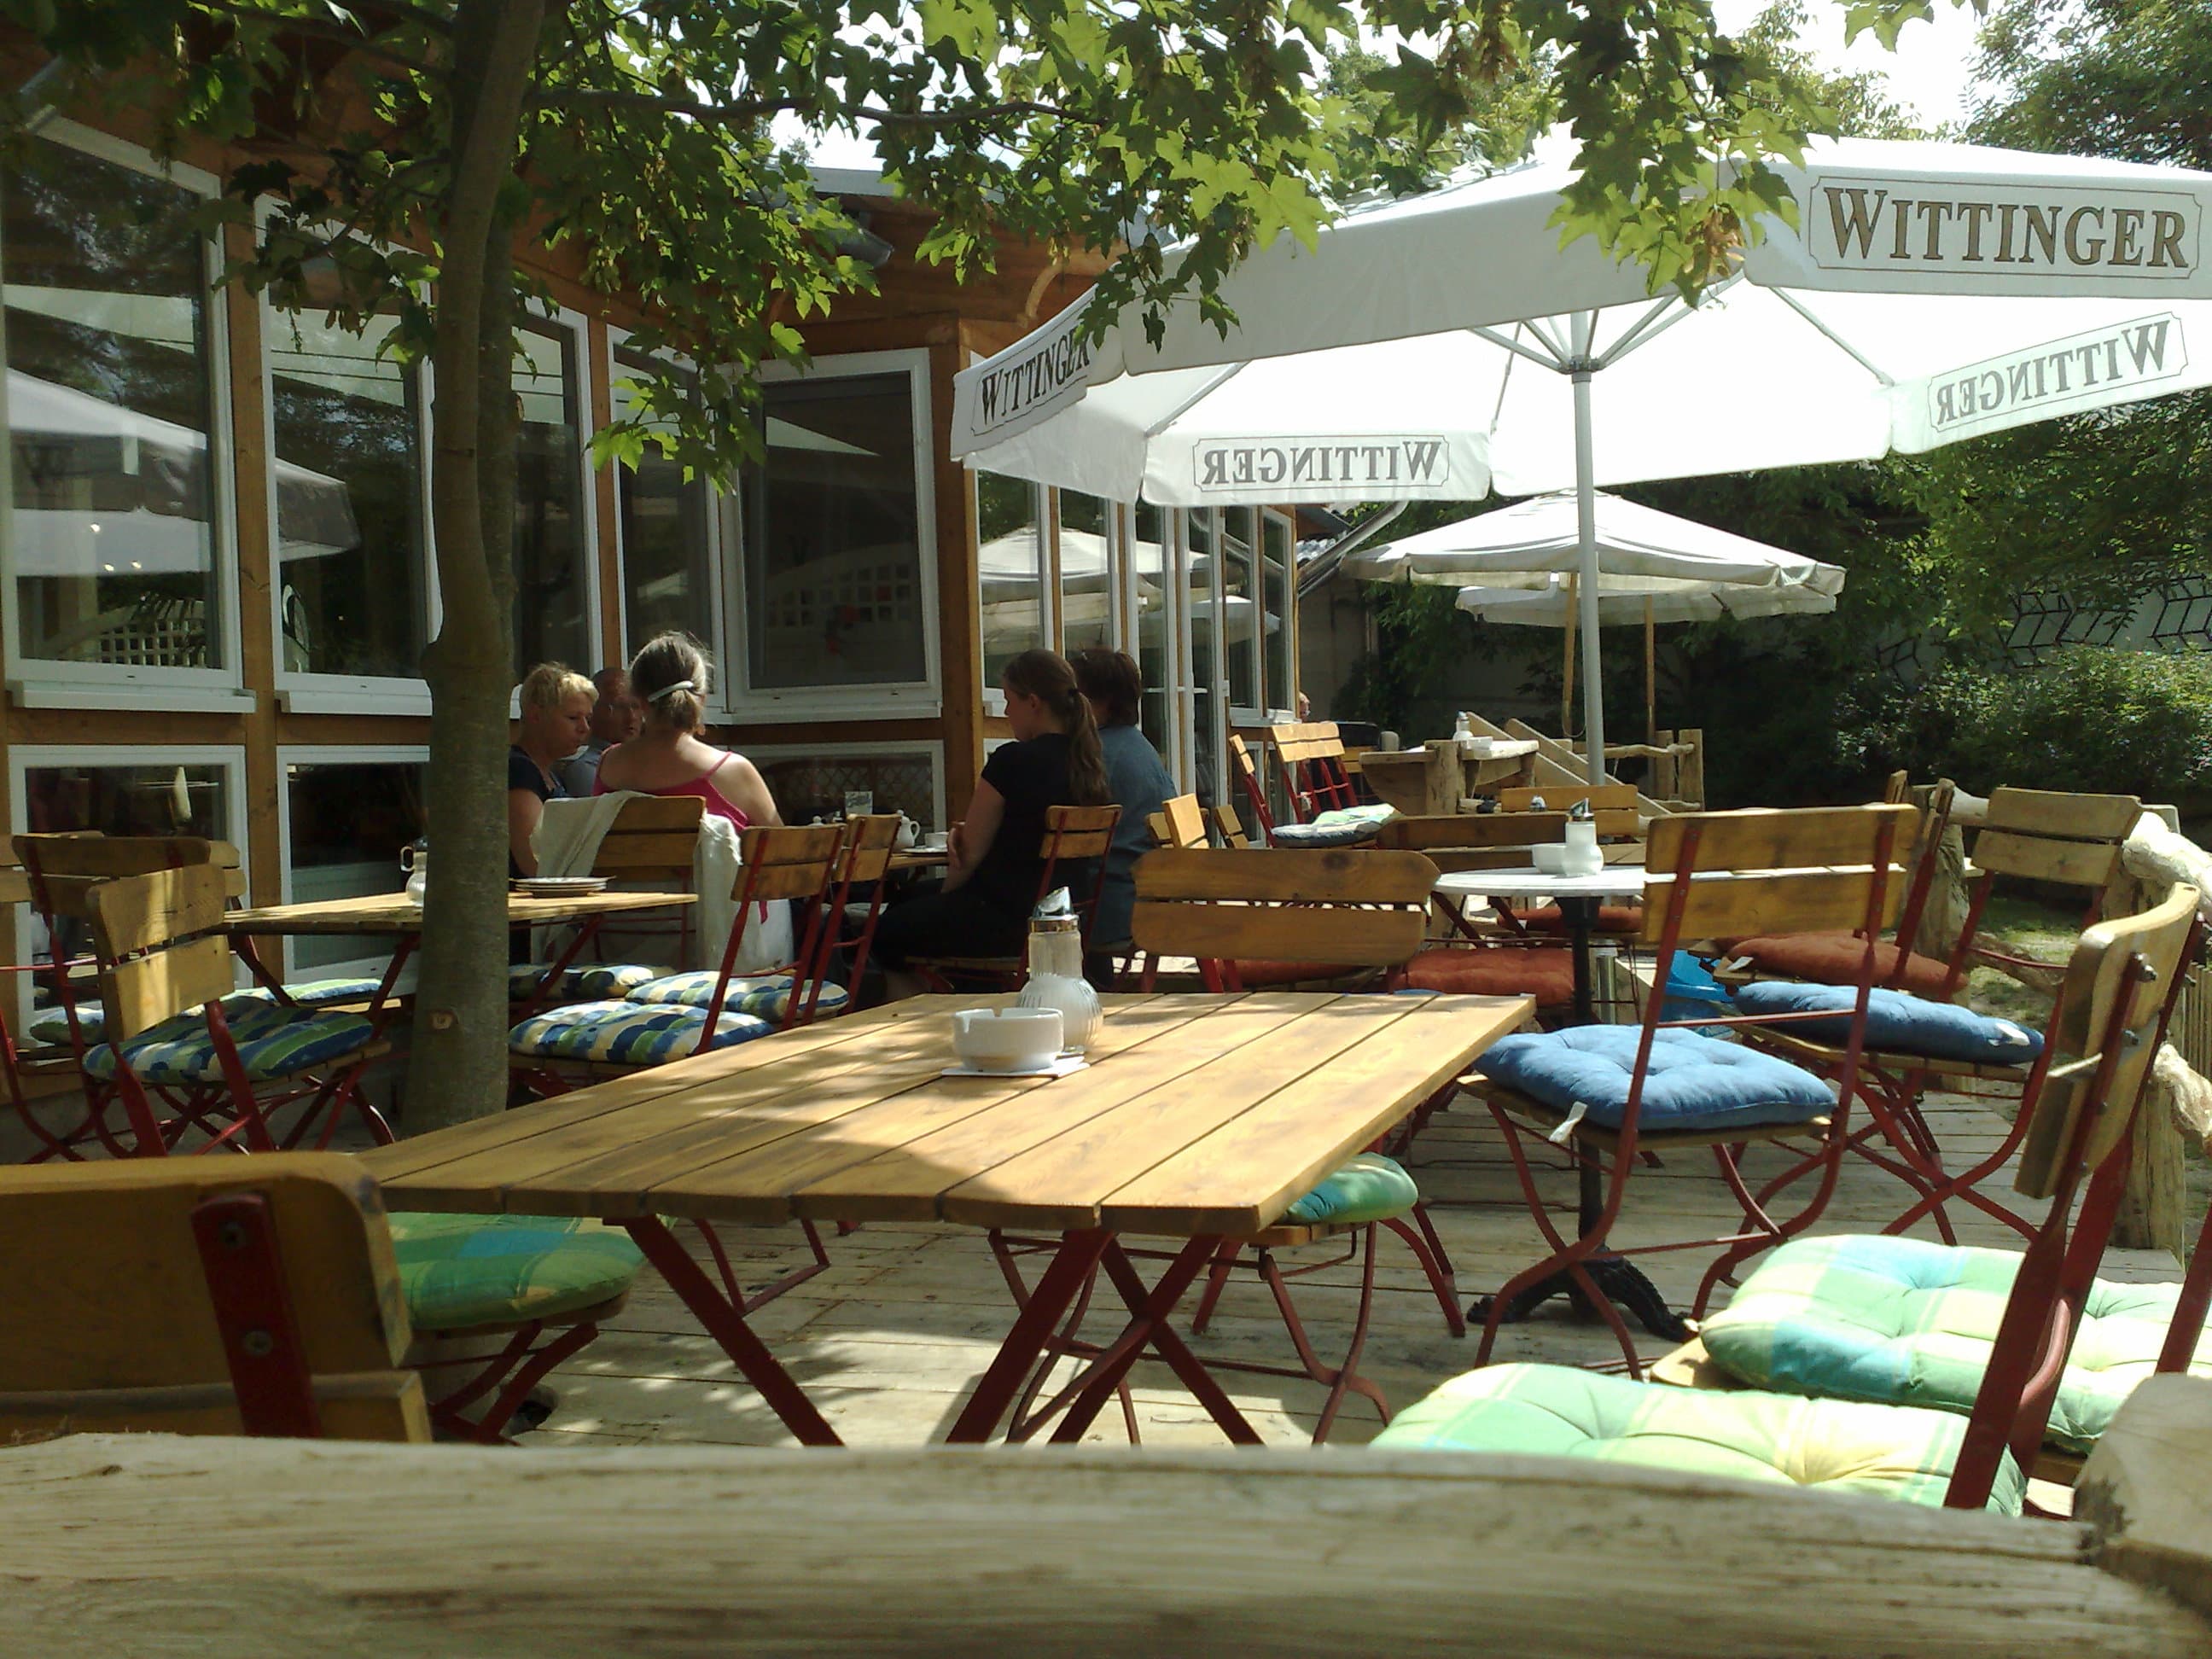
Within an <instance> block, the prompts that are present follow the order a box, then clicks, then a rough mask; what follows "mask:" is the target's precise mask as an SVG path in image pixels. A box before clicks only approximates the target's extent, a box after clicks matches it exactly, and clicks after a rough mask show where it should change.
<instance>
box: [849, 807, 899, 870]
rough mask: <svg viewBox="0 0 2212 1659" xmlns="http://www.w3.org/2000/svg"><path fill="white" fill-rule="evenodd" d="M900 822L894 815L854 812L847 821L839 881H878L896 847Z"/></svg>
mask: <svg viewBox="0 0 2212 1659" xmlns="http://www.w3.org/2000/svg"><path fill="white" fill-rule="evenodd" d="M901 822H902V820H901V818H900V817H899V815H898V814H897V813H896V812H869V813H858V812H856V813H854V815H853V816H852V817H848V818H847V819H846V820H845V851H844V860H843V862H842V865H841V866H839V870H838V874H839V876H840V878H842V879H843V880H846V881H851V882H856V883H857V882H869V881H881V880H882V879H883V878H884V873H885V872H887V871H889V870H890V865H891V854H893V853H894V852H896V850H897V848H898V832H899V824H900V823H901Z"/></svg>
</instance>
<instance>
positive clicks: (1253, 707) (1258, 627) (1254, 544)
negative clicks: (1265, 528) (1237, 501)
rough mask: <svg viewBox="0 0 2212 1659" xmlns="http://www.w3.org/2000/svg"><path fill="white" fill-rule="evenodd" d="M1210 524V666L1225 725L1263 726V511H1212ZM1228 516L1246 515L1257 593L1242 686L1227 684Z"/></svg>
mask: <svg viewBox="0 0 2212 1659" xmlns="http://www.w3.org/2000/svg"><path fill="white" fill-rule="evenodd" d="M1214 511H1215V513H1217V515H1218V516H1217V517H1216V518H1215V520H1214V525H1213V538H1214V539H1213V555H1212V557H1213V652H1214V657H1213V660H1214V665H1215V667H1216V668H1217V670H1218V672H1219V676H1220V679H1221V683H1222V685H1223V688H1224V696H1225V703H1226V707H1227V708H1228V710H1229V723H1230V725H1231V726H1265V725H1267V708H1266V706H1265V703H1266V698H1267V631H1266V623H1267V606H1266V599H1267V577H1266V573H1265V571H1263V570H1262V569H1261V564H1262V562H1264V559H1265V554H1264V553H1263V552H1262V550H1261V543H1262V542H1263V540H1264V539H1265V534H1264V532H1262V531H1261V527H1260V524H1261V516H1262V513H1263V509H1262V508H1260V507H1217V508H1215V509H1214ZM1231 513H1250V514H1251V515H1252V517H1251V526H1252V536H1251V539H1250V540H1249V542H1248V543H1247V544H1245V550H1244V557H1245V560H1246V562H1247V563H1248V564H1249V567H1250V568H1251V573H1252V584H1253V586H1255V587H1257V588H1258V589H1259V590H1260V591H1259V592H1256V593H1254V594H1252V595H1251V596H1250V599H1251V604H1252V609H1253V611H1254V613H1255V625H1254V631H1253V635H1252V678H1251V679H1250V680H1249V681H1248V682H1247V683H1246V684H1243V685H1232V684H1230V683H1229V608H1230V607H1229V550H1228V544H1229V517H1230V514H1231ZM1247 691H1252V692H1255V693H1257V694H1258V696H1257V698H1256V699H1255V701H1254V702H1239V701H1238V699H1239V698H1241V697H1242V696H1243V695H1244V693H1245V692H1247Z"/></svg>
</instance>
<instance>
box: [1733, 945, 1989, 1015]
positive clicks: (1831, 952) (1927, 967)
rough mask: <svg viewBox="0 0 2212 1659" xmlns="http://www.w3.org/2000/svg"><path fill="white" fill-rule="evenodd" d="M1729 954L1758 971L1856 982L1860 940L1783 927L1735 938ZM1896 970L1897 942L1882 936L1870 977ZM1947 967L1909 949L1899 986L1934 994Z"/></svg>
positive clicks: (1884, 980)
mask: <svg viewBox="0 0 2212 1659" xmlns="http://www.w3.org/2000/svg"><path fill="white" fill-rule="evenodd" d="M1729 955H1730V956H1732V957H1745V958H1747V959H1748V960H1749V961H1750V963H1751V964H1752V966H1753V967H1754V968H1756V969H1759V972H1761V973H1762V974H1783V975H1788V976H1789V977H1790V978H1791V979H1802V980H1809V981H1812V982H1813V983H1814V984H1815V985H1856V984H1857V983H1858V977H1859V964H1860V963H1862V962H1863V961H1864V960H1865V957H1866V941H1865V940H1864V939H1858V938H1856V937H1855V936H1853V935H1852V934H1850V933H1785V934H1780V935H1777V936H1771V937H1763V938H1759V939H1738V940H1737V941H1736V942H1735V946H1734V947H1733V948H1732V949H1731V950H1730V951H1729ZM1896 971H1897V946H1895V945H1892V944H1890V943H1889V942H1888V941H1887V940H1884V941H1883V942H1882V943H1881V944H1879V945H1875V947H1874V975H1875V977H1874V982H1875V984H1876V985H1888V984H1891V983H1893V981H1892V979H1891V977H1890V976H1891V975H1893V974H1894V973H1895V972H1896ZM1950 973H1951V968H1950V964H1949V963H1945V962H1941V961H1938V960H1937V959H1936V957H1923V956H1922V955H1920V954H1919V953H1918V952H1917V951H1915V952H1913V953H1912V954H1911V955H1910V956H1909V957H1906V959H1905V980H1904V983H1903V987H1902V988H1903V989H1905V990H1907V991H1910V992H1911V993H1912V994H1913V995H1915V996H1918V997H1931V998H1935V999H1937V1000H1941V999H1942V995H1943V981H1945V980H1946V979H1948V977H1949V976H1950Z"/></svg>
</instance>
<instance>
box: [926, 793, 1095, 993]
mask: <svg viewBox="0 0 2212 1659" xmlns="http://www.w3.org/2000/svg"><path fill="white" fill-rule="evenodd" d="M1119 823H1121V808H1120V807H1119V806H1048V807H1046V808H1045V809H1044V839H1043V841H1042V842H1041V843H1040V844H1039V846H1038V848H1037V855H1038V857H1039V858H1040V859H1042V860H1043V868H1042V871H1041V872H1040V873H1039V874H1038V876H1037V890H1036V898H1035V899H1033V900H1032V901H1031V902H1032V903H1033V904H1038V903H1042V902H1044V898H1045V896H1046V895H1047V894H1048V893H1050V892H1051V891H1052V890H1053V889H1054V887H1058V886H1064V885H1066V884H1067V883H1066V880H1065V879H1064V878H1061V879H1055V878H1057V877H1060V866H1062V865H1063V864H1084V863H1089V864H1091V865H1092V866H1093V867H1092V871H1091V882H1090V885H1089V888H1088V890H1086V891H1085V892H1084V893H1082V894H1081V895H1079V896H1076V904H1075V911H1076V918H1077V923H1078V931H1079V933H1080V934H1081V935H1082V939H1083V951H1084V954H1085V956H1088V955H1090V953H1091V918H1092V917H1093V916H1095V915H1097V912H1098V889H1099V882H1098V878H1097V860H1101V859H1103V858H1104V857H1105V856H1106V851H1107V848H1109V847H1111V846H1112V845H1113V844H1114V830H1115V826H1116V825H1117V824H1119ZM907 966H908V967H909V968H911V969H913V970H914V971H915V973H917V974H919V975H921V976H922V978H923V979H924V980H925V981H927V983H928V985H929V987H930V988H931V989H932V990H933V991H940V992H942V991H951V990H955V989H957V988H958V982H963V981H964V982H965V983H966V984H967V985H968V986H969V987H970V988H972V987H974V986H975V985H977V984H979V983H980V984H984V985H995V986H996V987H999V988H1000V989H1001V990H1006V991H1013V990H1018V989H1020V988H1021V984H1022V981H1024V980H1025V979H1027V978H1028V977H1029V970H1030V952H1029V941H1028V940H1027V939H1024V940H1023V941H1022V948H1021V951H1020V953H1019V954H1018V955H1016V956H1010V957H908V960H907Z"/></svg>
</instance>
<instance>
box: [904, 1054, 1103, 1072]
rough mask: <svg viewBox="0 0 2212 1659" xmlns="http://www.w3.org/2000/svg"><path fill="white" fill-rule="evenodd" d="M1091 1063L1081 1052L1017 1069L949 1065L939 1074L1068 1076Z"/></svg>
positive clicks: (1062, 1055)
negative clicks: (988, 1069) (998, 1069)
mask: <svg viewBox="0 0 2212 1659" xmlns="http://www.w3.org/2000/svg"><path fill="white" fill-rule="evenodd" d="M1090 1064H1091V1062H1090V1061H1089V1060H1085V1058H1084V1057H1083V1056H1082V1055H1081V1054H1061V1055H1060V1056H1059V1057H1058V1058H1057V1059H1054V1060H1047V1061H1046V1062H1045V1063H1044V1064H1043V1065H1042V1066H1023V1067H1021V1068H1020V1069H1018V1070H1016V1071H1006V1072H1001V1071H995V1070H994V1071H985V1070H982V1069H981V1068H980V1067H977V1066H967V1065H961V1066H946V1067H945V1069H944V1070H943V1071H942V1072H940V1073H938V1075H939V1077H1066V1076H1067V1075H1068V1073H1071V1072H1079V1071H1081V1070H1083V1068H1084V1067H1085V1066H1088V1065H1090Z"/></svg>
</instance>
